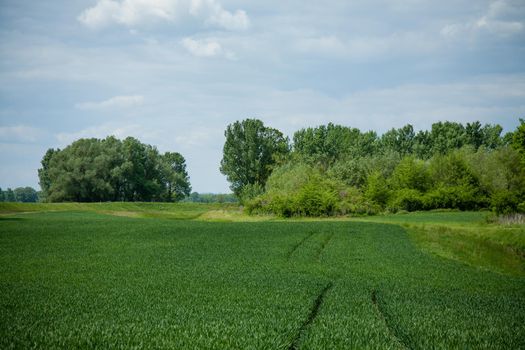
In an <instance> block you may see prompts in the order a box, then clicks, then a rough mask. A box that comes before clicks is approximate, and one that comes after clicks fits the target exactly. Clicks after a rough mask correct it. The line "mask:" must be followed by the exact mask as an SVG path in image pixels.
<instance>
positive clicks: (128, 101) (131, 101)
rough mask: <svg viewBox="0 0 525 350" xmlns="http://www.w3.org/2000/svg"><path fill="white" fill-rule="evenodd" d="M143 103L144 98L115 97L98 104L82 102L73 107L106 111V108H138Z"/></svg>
mask: <svg viewBox="0 0 525 350" xmlns="http://www.w3.org/2000/svg"><path fill="white" fill-rule="evenodd" d="M143 102H144V96H141V95H132V96H115V97H112V98H110V99H107V100H105V101H100V102H83V103H78V104H76V105H75V107H76V108H79V109H107V108H129V107H135V106H140V105H142V103H143Z"/></svg>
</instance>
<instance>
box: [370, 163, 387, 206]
mask: <svg viewBox="0 0 525 350" xmlns="http://www.w3.org/2000/svg"><path fill="white" fill-rule="evenodd" d="M390 196H391V190H390V188H389V187H388V184H387V181H386V179H385V178H384V177H383V175H382V174H381V173H380V172H378V171H376V172H374V173H372V174H370V175H369V176H368V180H367V186H366V190H365V197H366V198H367V199H369V200H371V201H372V202H375V203H377V204H378V205H379V206H381V207H383V208H384V207H385V206H386V203H387V202H388V200H389V199H390Z"/></svg>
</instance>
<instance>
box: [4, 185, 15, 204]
mask: <svg viewBox="0 0 525 350" xmlns="http://www.w3.org/2000/svg"><path fill="white" fill-rule="evenodd" d="M4 196H5V201H6V202H16V197H15V193H14V192H13V190H12V189H10V188H8V189H7V191H5V192H4Z"/></svg>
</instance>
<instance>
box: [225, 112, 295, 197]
mask: <svg viewBox="0 0 525 350" xmlns="http://www.w3.org/2000/svg"><path fill="white" fill-rule="evenodd" d="M224 136H225V137H226V141H225V142H224V148H223V157H222V160H221V172H222V173H223V174H224V175H226V177H227V178H228V181H230V183H231V186H230V188H231V190H232V191H233V193H235V195H236V196H237V197H238V198H240V199H241V200H242V199H243V198H251V197H254V196H256V195H258V194H259V193H260V192H261V190H262V188H263V187H264V184H265V183H266V180H267V179H268V176H270V173H271V172H272V168H273V166H274V165H275V164H276V162H277V161H278V159H279V158H281V157H283V156H285V155H286V154H288V152H289V146H288V139H287V138H285V137H284V135H283V134H282V133H281V132H280V131H279V130H277V129H273V128H269V127H266V126H264V124H263V122H262V121H260V120H258V119H245V120H243V121H242V122H239V121H237V122H235V123H233V124H231V125H228V127H227V128H226V131H225V132H224Z"/></svg>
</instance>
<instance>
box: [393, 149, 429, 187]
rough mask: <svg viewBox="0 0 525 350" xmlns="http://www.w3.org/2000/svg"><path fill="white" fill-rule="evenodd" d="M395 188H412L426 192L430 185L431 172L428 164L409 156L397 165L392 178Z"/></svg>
mask: <svg viewBox="0 0 525 350" xmlns="http://www.w3.org/2000/svg"><path fill="white" fill-rule="evenodd" d="M391 183H392V186H393V188H395V189H411V190H418V191H421V192H425V191H426V190H428V188H429V187H430V183H431V180H430V174H429V172H428V169H427V166H426V164H425V163H424V162H423V161H421V160H417V159H415V158H413V157H410V156H407V157H405V158H403V160H402V161H401V162H400V163H399V164H398V165H397V167H396V169H395V170H394V172H393V174H392V178H391Z"/></svg>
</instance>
